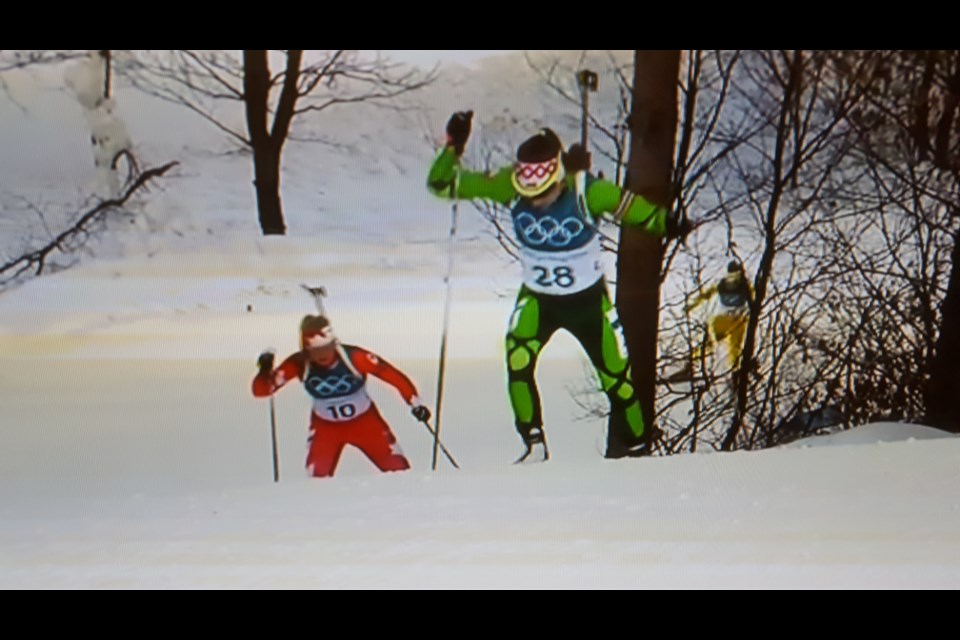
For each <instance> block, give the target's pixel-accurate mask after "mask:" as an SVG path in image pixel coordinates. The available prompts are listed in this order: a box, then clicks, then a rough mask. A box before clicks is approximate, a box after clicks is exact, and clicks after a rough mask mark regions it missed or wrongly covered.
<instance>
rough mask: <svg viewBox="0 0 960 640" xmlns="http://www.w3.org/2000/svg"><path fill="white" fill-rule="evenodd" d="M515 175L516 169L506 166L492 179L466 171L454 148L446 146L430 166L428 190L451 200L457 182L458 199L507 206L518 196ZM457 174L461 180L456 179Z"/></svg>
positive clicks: (489, 176) (488, 176)
mask: <svg viewBox="0 0 960 640" xmlns="http://www.w3.org/2000/svg"><path fill="white" fill-rule="evenodd" d="M512 172H513V169H511V168H510V167H504V168H502V169H500V170H499V171H498V172H497V173H495V174H494V175H492V176H491V175H488V174H485V173H480V172H478V171H466V170H464V169H461V168H460V160H459V158H457V154H456V153H455V152H454V151H453V148H451V147H445V148H444V149H443V150H442V151H440V153H439V154H438V155H437V158H436V160H434V161H433V165H431V167H430V172H429V173H428V174H427V188H428V189H430V191H431V192H433V193H434V194H435V195H438V196H440V197H442V198H450V197H452V194H451V193H450V186H451V185H452V184H453V183H454V181H455V180H456V182H457V193H456V195H455V197H456V198H458V199H461V200H473V199H475V198H482V199H484V200H493V201H494V202H499V203H500V204H508V203H509V202H511V201H512V200H513V199H514V198H516V197H517V193H516V191H515V190H514V188H513V183H512V182H511V181H510V174H511V173H512ZM458 173H459V179H457V174H458Z"/></svg>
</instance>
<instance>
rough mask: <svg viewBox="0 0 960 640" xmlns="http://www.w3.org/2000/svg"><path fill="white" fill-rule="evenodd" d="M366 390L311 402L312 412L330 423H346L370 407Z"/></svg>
mask: <svg viewBox="0 0 960 640" xmlns="http://www.w3.org/2000/svg"><path fill="white" fill-rule="evenodd" d="M371 404H372V403H371V401H370V396H368V395H367V391H366V389H359V390H358V391H355V392H354V393H351V394H350V395H347V396H341V397H339V398H336V397H334V398H324V399H322V400H321V399H316V400H314V401H313V412H314V413H315V414H317V416H319V417H320V418H323V419H324V420H328V421H330V422H346V421H347V420H352V419H353V418H356V417H357V416H359V415H361V414H362V413H365V412H366V411H367V410H368V409H369V408H370V405H371Z"/></svg>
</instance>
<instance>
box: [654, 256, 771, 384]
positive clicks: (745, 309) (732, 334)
mask: <svg viewBox="0 0 960 640" xmlns="http://www.w3.org/2000/svg"><path fill="white" fill-rule="evenodd" d="M708 302H714V307H713V308H711V309H710V316H709V317H710V319H709V321H708V325H707V326H708V331H707V340H706V342H705V343H704V344H703V345H702V346H700V347H697V348H696V349H694V350H693V353H692V354H691V356H690V361H689V362H687V363H686V365H685V366H684V368H683V369H681V370H680V371H677V372H676V373H674V374H673V375H671V376H669V377H668V378H667V380H668V381H669V382H682V381H686V380H689V379H690V378H691V377H692V376H693V363H694V362H696V361H698V360H700V359H701V358H703V357H704V356H706V355H708V354H710V353H711V352H712V351H713V349H714V348H715V346H716V345H717V344H718V343H720V342H723V343H725V346H726V351H727V362H728V364H729V365H730V370H731V371H732V372H733V374H734V376H736V375H737V373H738V370H739V368H740V356H741V354H742V352H743V338H744V336H745V335H746V332H747V320H748V319H749V318H750V307H751V305H752V304H753V287H752V286H751V284H750V281H749V280H748V279H747V277H746V274H745V273H744V270H743V264H742V263H740V261H739V260H733V261H731V262H730V263H729V264H728V265H727V275H726V276H724V277H723V278H721V279H720V281H719V282H717V283H716V284H714V285H711V286H709V287H707V288H706V289H703V290H701V291H699V292H697V294H696V295H695V296H693V298H692V299H691V300H690V302H688V303H687V306H686V310H687V311H688V312H689V311H693V310H694V309H696V308H697V307H699V306H701V305H703V304H705V303H708Z"/></svg>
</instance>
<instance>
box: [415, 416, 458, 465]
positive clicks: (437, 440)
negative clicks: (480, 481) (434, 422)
mask: <svg viewBox="0 0 960 640" xmlns="http://www.w3.org/2000/svg"><path fill="white" fill-rule="evenodd" d="M418 422H420V423H421V424H422V425H423V426H425V427H426V428H427V431H429V432H430V434H431V435H433V441H434V443H436V444H437V445H438V446H439V447H440V451H442V452H443V455H445V456H447V460H449V461H450V464H452V465H453V468H454V469H459V468H460V465H459V464H457V461H456V460H454V459H453V454H451V453H450V452H449V451H447V448H446V447H445V446H443V443H442V442H440V435H439V434H438V433H437V432H436V431H435V430H434V428H433V427H431V426H430V423H429V422H427V421H426V420H419V421H418Z"/></svg>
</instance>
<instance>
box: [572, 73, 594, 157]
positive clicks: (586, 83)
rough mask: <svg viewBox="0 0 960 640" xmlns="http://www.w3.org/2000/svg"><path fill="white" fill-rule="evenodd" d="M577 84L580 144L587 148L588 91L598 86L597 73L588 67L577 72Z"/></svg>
mask: <svg viewBox="0 0 960 640" xmlns="http://www.w3.org/2000/svg"><path fill="white" fill-rule="evenodd" d="M577 85H579V87H580V101H581V102H580V107H581V112H580V144H581V145H583V149H584V151H586V150H587V130H588V128H589V125H590V123H589V115H590V92H591V91H596V90H597V86H598V78H597V74H596V73H594V72H593V71H590V70H588V69H583V70H581V71H578V72H577Z"/></svg>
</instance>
